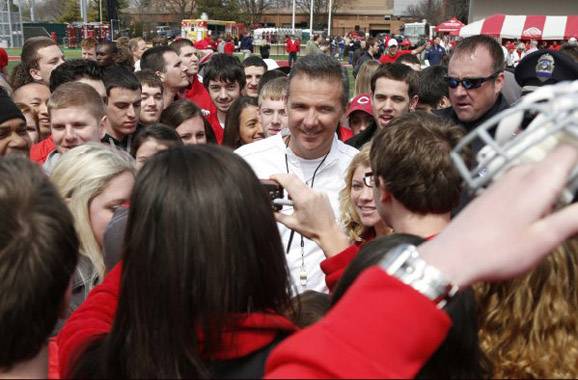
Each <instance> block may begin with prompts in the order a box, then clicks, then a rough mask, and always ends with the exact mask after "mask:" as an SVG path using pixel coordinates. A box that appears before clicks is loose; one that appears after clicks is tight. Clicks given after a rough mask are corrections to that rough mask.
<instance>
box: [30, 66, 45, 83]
mask: <svg viewBox="0 0 578 380" xmlns="http://www.w3.org/2000/svg"><path fill="white" fill-rule="evenodd" d="M29 73H30V76H31V77H32V79H34V81H36V82H42V76H40V74H39V70H38V69H30V70H29Z"/></svg>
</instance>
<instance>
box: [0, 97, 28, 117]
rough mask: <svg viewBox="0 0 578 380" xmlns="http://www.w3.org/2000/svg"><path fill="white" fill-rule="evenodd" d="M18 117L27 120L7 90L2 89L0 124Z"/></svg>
mask: <svg viewBox="0 0 578 380" xmlns="http://www.w3.org/2000/svg"><path fill="white" fill-rule="evenodd" d="M18 118H19V119H22V120H24V121H26V119H25V118H24V115H23V114H22V112H20V110H19V109H18V107H16V104H14V102H13V101H12V99H11V98H10V96H8V94H7V93H6V91H4V90H0V124H2V123H4V122H5V121H8V120H12V119H18Z"/></svg>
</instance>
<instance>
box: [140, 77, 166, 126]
mask: <svg viewBox="0 0 578 380" xmlns="http://www.w3.org/2000/svg"><path fill="white" fill-rule="evenodd" d="M141 99H142V103H141V109H140V122H141V123H142V124H145V125H148V124H154V123H157V122H158V121H159V119H160V117H161V112H163V93H162V91H161V88H160V87H150V86H147V85H146V84H143V86H142V94H141Z"/></svg>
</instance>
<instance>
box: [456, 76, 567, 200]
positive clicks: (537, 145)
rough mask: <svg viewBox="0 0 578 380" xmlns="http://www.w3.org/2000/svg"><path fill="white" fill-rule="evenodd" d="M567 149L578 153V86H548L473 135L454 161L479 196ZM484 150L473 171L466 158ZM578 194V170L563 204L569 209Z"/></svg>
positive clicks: (524, 99) (458, 146) (495, 117)
mask: <svg viewBox="0 0 578 380" xmlns="http://www.w3.org/2000/svg"><path fill="white" fill-rule="evenodd" d="M561 144H570V145H573V146H575V147H578V81H575V82H563V83H559V84H556V85H553V86H544V87H541V88H539V89H538V90H536V91H534V92H532V93H530V94H528V95H526V96H525V97H523V98H522V99H520V101H519V102H518V103H517V104H515V105H514V106H513V107H511V108H509V109H507V110H504V111H502V112H500V113H499V114H497V115H495V116H494V117H492V118H490V119H489V120H487V121H486V122H484V123H483V124H481V125H480V126H479V127H477V128H476V129H475V130H473V131H472V132H471V133H469V134H468V135H467V136H466V137H465V138H464V139H463V140H462V141H460V142H459V144H458V145H457V146H456V147H455V148H454V149H453V151H452V152H451V159H452V161H453V163H454V165H455V166H456V168H457V169H458V170H459V172H460V174H461V176H462V177H463V178H464V180H465V181H466V184H467V187H468V189H469V190H470V192H471V193H472V194H475V195H478V194H480V193H481V192H483V190H484V189H485V188H486V187H487V186H488V185H489V184H490V183H491V182H493V181H494V180H496V179H498V178H499V177H500V176H501V175H502V174H503V173H505V172H506V171H507V170H508V169H509V168H511V167H512V166H516V165H520V164H528V163H536V162H539V161H541V160H543V159H544V158H545V157H546V156H547V155H548V153H549V152H550V151H552V150H553V149H555V148H556V147H557V146H559V145H561ZM471 145H474V146H475V145H477V146H483V148H482V149H481V150H480V151H479V153H478V154H477V155H476V157H475V158H476V160H475V163H474V168H473V169H470V168H468V166H467V165H466V163H465V161H464V160H463V159H462V158H461V156H460V152H461V151H462V150H463V149H464V148H465V147H467V146H471ZM577 189H578V166H577V167H575V168H574V170H572V172H571V174H570V177H569V178H568V183H567V186H566V188H565V190H564V191H563V193H562V195H561V196H560V198H559V199H558V204H557V205H556V206H557V207H563V206H564V205H567V204H569V203H570V202H572V200H573V199H574V194H575V193H576V190H577Z"/></svg>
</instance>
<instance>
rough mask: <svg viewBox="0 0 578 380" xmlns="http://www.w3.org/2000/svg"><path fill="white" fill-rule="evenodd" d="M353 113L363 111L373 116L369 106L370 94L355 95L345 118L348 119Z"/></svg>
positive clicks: (371, 108)
mask: <svg viewBox="0 0 578 380" xmlns="http://www.w3.org/2000/svg"><path fill="white" fill-rule="evenodd" d="M355 111H363V112H365V113H368V114H369V115H371V116H373V107H372V106H371V94H361V95H357V96H356V97H355V98H353V100H352V101H351V104H349V109H348V110H347V114H346V115H345V117H349V115H351V113H353V112H355Z"/></svg>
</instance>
